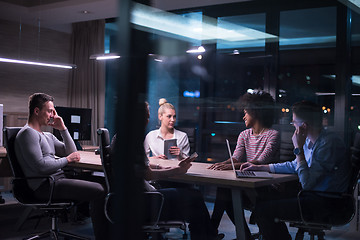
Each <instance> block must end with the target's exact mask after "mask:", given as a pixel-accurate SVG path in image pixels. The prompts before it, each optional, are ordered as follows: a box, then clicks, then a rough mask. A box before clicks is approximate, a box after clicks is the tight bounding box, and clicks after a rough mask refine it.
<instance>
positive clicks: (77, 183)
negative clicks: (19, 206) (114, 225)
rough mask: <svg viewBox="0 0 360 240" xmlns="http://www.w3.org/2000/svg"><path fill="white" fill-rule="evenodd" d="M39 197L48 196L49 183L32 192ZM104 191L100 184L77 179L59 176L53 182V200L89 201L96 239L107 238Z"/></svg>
mask: <svg viewBox="0 0 360 240" xmlns="http://www.w3.org/2000/svg"><path fill="white" fill-rule="evenodd" d="M34 194H35V196H36V197H37V198H39V199H48V198H49V183H48V182H46V183H43V184H42V185H41V186H40V187H39V188H38V189H36V190H35V192H34ZM105 194H106V191H105V189H104V187H103V185H102V184H100V183H97V182H90V181H84V180H79V179H68V178H65V177H62V178H59V179H57V180H56V182H55V188H54V192H53V199H54V200H60V201H62V200H64V201H66V200H67V201H68V200H70V201H75V202H76V203H81V202H86V201H88V202H90V216H91V220H92V223H93V229H94V235H95V238H96V239H107V233H108V226H109V224H108V221H107V219H106V217H105V214H104V201H105Z"/></svg>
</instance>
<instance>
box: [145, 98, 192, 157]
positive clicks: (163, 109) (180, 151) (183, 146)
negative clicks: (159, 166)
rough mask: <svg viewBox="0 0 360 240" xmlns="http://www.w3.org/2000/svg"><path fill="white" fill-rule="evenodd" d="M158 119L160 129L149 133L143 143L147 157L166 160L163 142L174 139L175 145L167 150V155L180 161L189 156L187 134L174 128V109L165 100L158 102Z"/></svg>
mask: <svg viewBox="0 0 360 240" xmlns="http://www.w3.org/2000/svg"><path fill="white" fill-rule="evenodd" d="M159 106H160V107H159V110H158V118H159V121H160V123H161V125H160V128H159V129H156V130H153V131H151V132H149V133H148V134H147V135H146V138H145V141H144V148H145V153H146V155H147V156H148V157H154V158H161V159H167V157H166V155H167V154H168V153H164V142H165V140H168V139H176V145H177V146H172V147H170V148H169V153H170V154H171V155H173V156H176V158H175V159H178V160H181V159H183V158H186V157H188V156H189V152H190V145H189V139H188V137H187V134H186V133H184V132H181V131H179V130H176V129H175V128H174V126H175V123H176V111H175V107H174V106H173V105H172V104H171V103H168V102H167V100H166V99H165V98H161V99H160V100H159Z"/></svg>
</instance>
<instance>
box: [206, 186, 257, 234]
mask: <svg viewBox="0 0 360 240" xmlns="http://www.w3.org/2000/svg"><path fill="white" fill-rule="evenodd" d="M242 201H243V206H244V207H245V208H250V205H251V203H250V200H249V199H248V198H247V197H243V199H242ZM224 211H226V213H227V214H228V216H229V218H230V220H231V221H232V223H233V224H234V225H235V218H234V209H233V201H232V193H231V189H228V188H221V187H218V188H217V189H216V198H215V203H214V209H213V213H212V215H211V223H212V225H213V226H214V227H215V228H218V227H219V225H220V221H221V218H222V216H223V214H224ZM243 221H244V229H245V237H246V239H251V232H250V229H249V227H248V225H247V224H246V219H245V217H244V219H243Z"/></svg>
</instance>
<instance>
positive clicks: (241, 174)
mask: <svg viewBox="0 0 360 240" xmlns="http://www.w3.org/2000/svg"><path fill="white" fill-rule="evenodd" d="M236 175H237V176H238V177H252V176H255V173H254V172H253V171H242V172H240V171H236Z"/></svg>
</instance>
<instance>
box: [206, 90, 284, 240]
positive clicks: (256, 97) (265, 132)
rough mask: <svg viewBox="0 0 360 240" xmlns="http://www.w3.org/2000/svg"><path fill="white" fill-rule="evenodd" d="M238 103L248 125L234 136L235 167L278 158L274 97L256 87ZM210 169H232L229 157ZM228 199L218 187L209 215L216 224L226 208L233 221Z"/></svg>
mask: <svg viewBox="0 0 360 240" xmlns="http://www.w3.org/2000/svg"><path fill="white" fill-rule="evenodd" d="M240 104H241V108H242V109H243V111H244V114H245V115H244V117H243V120H244V121H245V126H246V127H247V129H246V130H244V131H242V132H241V133H240V134H239V137H238V140H237V144H236V148H235V151H234V153H233V161H234V166H235V168H236V169H240V166H241V164H243V163H244V162H251V163H253V164H268V163H273V162H277V161H278V157H279V151H280V150H279V147H280V134H279V132H278V131H276V130H274V129H272V128H271V127H272V124H273V122H274V99H273V98H272V96H271V95H270V94H269V93H267V92H264V91H261V90H255V91H253V92H252V93H246V94H245V95H244V96H242V98H241V99H240ZM210 169H213V170H220V171H221V170H231V169H232V165H231V161H230V158H229V159H227V160H226V161H223V162H219V163H215V164H213V165H212V166H211V167H210ZM231 199H232V198H231V191H230V189H224V188H218V189H217V193H216V200H215V205H214V211H213V214H212V217H211V218H212V222H213V224H214V226H216V227H217V226H219V224H220V220H221V218H222V215H223V213H224V211H225V210H226V212H227V213H228V216H229V217H230V219H231V220H232V222H233V223H234V213H233V207H232V200H231ZM245 202H246V201H245ZM244 222H245V221H244ZM245 230H246V237H247V239H251V234H250V231H249V228H248V226H247V225H246V226H245Z"/></svg>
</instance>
